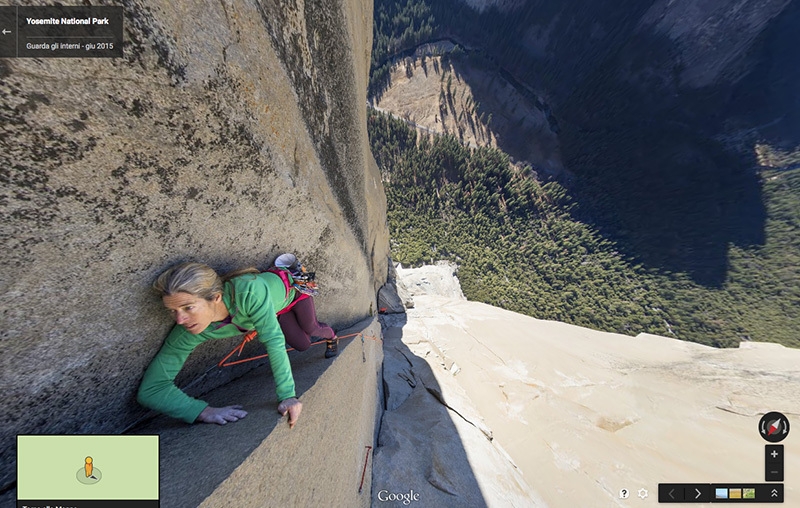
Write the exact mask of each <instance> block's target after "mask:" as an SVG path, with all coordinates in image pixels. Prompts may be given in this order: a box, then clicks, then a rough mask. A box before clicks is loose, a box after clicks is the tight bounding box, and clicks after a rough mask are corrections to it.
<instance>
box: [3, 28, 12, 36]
mask: <svg viewBox="0 0 800 508" xmlns="http://www.w3.org/2000/svg"><path fill="white" fill-rule="evenodd" d="M10 33H11V30H6V29H5V28H4V29H3V35H5V34H10Z"/></svg>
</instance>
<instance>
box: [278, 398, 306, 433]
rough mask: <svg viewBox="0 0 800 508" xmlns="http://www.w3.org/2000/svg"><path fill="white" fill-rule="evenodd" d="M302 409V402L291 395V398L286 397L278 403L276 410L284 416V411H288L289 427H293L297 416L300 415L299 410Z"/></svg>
mask: <svg viewBox="0 0 800 508" xmlns="http://www.w3.org/2000/svg"><path fill="white" fill-rule="evenodd" d="M302 410H303V404H302V403H301V402H300V401H299V400H297V398H295V397H292V398H291V399H286V400H284V401H283V402H281V403H280V404H278V412H279V413H280V414H281V416H285V415H286V413H289V428H290V429H291V428H292V427H294V424H295V423H297V418H298V417H299V416H300V412H301V411H302Z"/></svg>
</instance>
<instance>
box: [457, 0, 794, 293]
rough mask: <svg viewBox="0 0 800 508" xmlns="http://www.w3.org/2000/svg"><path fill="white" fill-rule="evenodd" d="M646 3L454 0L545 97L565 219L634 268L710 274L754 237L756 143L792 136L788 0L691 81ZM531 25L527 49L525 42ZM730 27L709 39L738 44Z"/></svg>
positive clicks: (699, 277)
mask: <svg viewBox="0 0 800 508" xmlns="http://www.w3.org/2000/svg"><path fill="white" fill-rule="evenodd" d="M653 5H654V2H652V1H651V2H633V1H623V2H604V1H601V2H583V1H576V2H572V5H571V6H569V5H566V4H559V5H555V4H551V5H549V6H548V4H547V3H546V2H542V1H534V2H530V3H528V4H526V6H525V7H523V8H522V9H521V10H520V11H518V12H514V13H513V15H510V16H507V15H504V14H501V13H499V12H495V11H488V12H487V13H484V14H482V15H480V16H479V15H476V14H473V13H469V12H467V10H466V9H464V11H465V12H463V13H462V12H460V11H459V14H458V16H463V17H464V21H463V23H462V24H464V25H465V26H466V27H467V28H465V29H464V30H463V32H464V33H463V34H459V36H462V35H465V36H467V40H466V42H468V43H470V44H474V45H477V46H481V47H485V48H491V49H490V52H491V53H492V58H494V59H496V62H497V64H498V65H499V66H501V67H503V68H504V69H506V70H507V71H510V72H511V74H513V75H514V76H515V77H516V78H517V79H519V80H520V81H521V82H523V83H526V84H527V85H528V86H531V87H533V88H535V89H539V90H544V91H546V92H547V95H548V97H550V98H551V100H552V102H553V104H552V105H553V107H554V113H555V117H556V119H557V121H558V128H559V140H560V143H561V152H562V155H563V157H564V162H565V166H566V168H567V169H568V170H569V171H570V172H571V173H572V174H573V175H574V177H575V178H574V179H570V180H566V179H565V180H564V182H563V183H565V184H566V185H567V186H568V187H569V188H570V190H571V191H572V195H573V197H574V198H575V199H576V201H577V204H578V207H577V208H576V209H575V211H574V213H575V215H576V218H577V219H579V220H582V221H585V222H589V223H591V224H593V225H594V226H595V227H597V228H598V229H599V230H600V231H601V233H602V234H603V235H604V236H606V237H607V238H609V239H611V240H613V241H615V242H617V244H618V247H619V249H620V250H621V251H623V253H624V254H625V255H627V256H629V257H631V258H634V259H636V260H637V262H641V263H643V264H644V265H645V266H646V267H649V268H654V269H658V270H663V271H671V272H682V273H686V274H688V275H689V276H691V277H692V279H693V280H694V281H695V282H697V283H700V284H703V285H705V286H708V287H719V286H721V285H722V284H723V283H724V281H725V279H726V276H727V272H728V268H729V264H728V257H729V248H730V246H731V245H736V246H739V247H742V248H748V247H754V246H760V245H763V244H764V242H765V221H766V206H765V203H764V199H763V196H762V189H761V183H760V180H759V175H758V161H757V160H756V157H755V154H754V150H753V149H754V145H755V143H765V144H768V145H770V146H774V147H777V148H779V149H782V150H795V149H796V147H798V146H800V98H798V97H799V96H798V94H797V85H796V83H797V82H798V80H800V66H798V65H796V56H794V48H796V47H798V45H799V44H800V32H798V31H797V30H796V27H797V24H798V22H800V4H798V2H792V3H791V5H789V6H787V7H786V8H785V10H783V11H782V12H781V14H780V15H779V16H777V17H775V18H774V19H772V20H771V21H769V22H768V23H767V24H766V25H765V28H764V29H763V30H762V31H761V33H760V34H759V35H758V37H757V39H756V40H755V42H754V43H753V44H752V45H751V46H750V49H749V50H748V52H747V54H745V55H744V56H740V57H739V60H738V61H737V62H735V63H734V64H730V65H728V66H727V67H726V68H724V69H723V71H722V73H721V74H720V75H719V76H716V77H715V78H714V80H713V84H711V85H708V86H705V87H702V88H691V87H690V86H687V85H686V84H685V83H682V81H681V80H682V72H683V71H684V70H685V67H684V66H685V65H686V64H685V63H684V60H685V58H684V56H685V55H683V54H681V50H680V49H679V48H678V47H677V45H676V42H674V41H672V40H670V39H669V38H668V37H667V36H666V35H662V34H660V33H657V32H656V31H655V29H652V30H651V29H645V28H642V27H643V25H642V24H641V22H640V20H641V19H643V16H644V14H645V13H646V12H647V11H648V9H650V8H651V7H652V6H653ZM453 16H456V15H455V14H454V15H453ZM473 25H474V26H481V25H482V26H484V27H486V28H485V29H483V30H469V29H468V28H469V27H473ZM495 26H497V27H501V28H502V29H501V30H490V29H489V28H490V27H495ZM534 26H536V27H538V28H537V30H538V32H531V31H529V29H530V28H531V27H534ZM468 33H472V34H474V35H471V36H470V35H467V34H468ZM535 33H538V35H537V37H541V38H542V39H541V41H543V42H542V44H543V45H542V46H541V47H540V48H539V49H538V50H534V49H530V48H529V47H527V46H526V44H528V43H529V42H530V41H528V42H526V38H529V36H530V37H533V35H532V34H535ZM534 38H535V37H534ZM730 39H731V40H730V41H728V40H722V41H719V42H720V44H723V45H724V44H729V45H735V44H736V43H737V39H736V38H735V37H733V38H730ZM541 41H540V42H541ZM531 44H533V43H531ZM533 46H536V44H533ZM684 49H685V48H684ZM698 51H700V50H698ZM731 51H733V49H731ZM701 56H703V55H701ZM693 65H694V66H695V68H693V69H691V70H692V72H694V73H695V74H696V73H702V72H705V69H704V68H703V65H702V64H698V63H696V62H695V63H694V64H693ZM743 68H744V69H746V72H742V69H743ZM476 99H477V100H480V98H479V97H476ZM498 141H499V143H498V145H499V148H501V149H503V150H504V151H507V152H508V153H511V154H514V153H515V152H518V151H519V147H518V146H515V145H514V144H511V145H504V144H503V142H502V140H498ZM545 173H546V172H545Z"/></svg>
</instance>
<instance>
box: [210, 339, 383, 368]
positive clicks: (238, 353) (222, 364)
mask: <svg viewBox="0 0 800 508" xmlns="http://www.w3.org/2000/svg"><path fill="white" fill-rule="evenodd" d="M257 335H258V334H257V333H256V331H255V330H252V331H249V332H247V333H245V334H244V337H242V343H241V344H239V345H238V346H236V347H235V348H233V351H231V352H230V353H228V355H227V356H226V357H225V358H223V359H222V360H220V362H219V363H218V364H217V366H218V367H231V366H233V365H238V364H240V363H245V362H252V361H253V360H260V359H262V358H266V357H268V356H269V355H268V354H266V353H264V354H263V355H258V356H253V357H250V358H244V359H242V360H235V361H232V362H229V361H228V359H229V358H230V357H231V356H233V355H234V354H236V356H237V357H239V356H241V355H242V351H244V345H245V344H247V343H248V342H250V341H251V340H253V339H255V338H256V336H257ZM359 335H360V336H361V340H362V342H363V340H364V339H370V340H374V341H377V342H381V339H379V338H378V337H375V336H374V335H364V334H363V333H361V332H358V333H350V334H347V335H339V336H337V339H339V340H341V339H347V338H350V337H357V336H359ZM326 342H327V340H325V339H322V340H318V341H316V342H312V343H311V345H312V346H316V345H317V344H325V343H326ZM286 351H294V348H293V347H288V348H286Z"/></svg>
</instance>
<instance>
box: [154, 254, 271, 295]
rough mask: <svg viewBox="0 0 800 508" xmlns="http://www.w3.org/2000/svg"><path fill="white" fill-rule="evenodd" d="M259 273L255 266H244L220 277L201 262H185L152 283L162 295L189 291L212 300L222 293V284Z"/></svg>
mask: <svg viewBox="0 0 800 508" xmlns="http://www.w3.org/2000/svg"><path fill="white" fill-rule="evenodd" d="M248 273H259V271H258V270H257V269H256V268H244V269H242V270H236V271H233V272H230V273H227V274H225V275H224V276H222V277H220V276H219V275H218V274H217V272H216V271H214V269H213V268H211V267H210V266H208V265H204V264H203V263H194V262H187V263H181V264H178V265H175V266H172V267H170V268H168V269H167V270H166V271H164V273H162V274H161V275H159V276H158V278H157V279H156V281H155V282H154V283H153V289H155V290H156V291H157V292H158V293H159V294H160V295H161V296H162V297H163V296H169V295H173V294H175V293H189V294H190V295H192V296H195V297H197V298H204V299H206V300H209V301H210V300H212V299H213V298H214V295H216V294H222V285H223V284H224V283H225V282H227V281H229V280H231V279H232V278H234V277H238V276H239V275H244V274H248Z"/></svg>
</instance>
